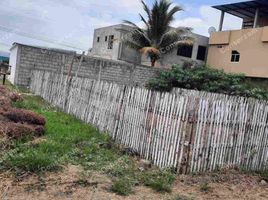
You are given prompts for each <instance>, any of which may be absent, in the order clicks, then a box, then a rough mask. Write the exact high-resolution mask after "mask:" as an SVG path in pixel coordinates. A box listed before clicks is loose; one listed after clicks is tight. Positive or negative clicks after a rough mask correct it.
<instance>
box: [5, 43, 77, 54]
mask: <svg viewBox="0 0 268 200" xmlns="http://www.w3.org/2000/svg"><path fill="white" fill-rule="evenodd" d="M17 45H21V46H27V47H33V48H39V49H43V50H48V51H54V52H58V53H66V54H76V51H72V50H65V49H58V48H50V47H44V46H37V45H36V46H35V45H29V44H22V43H18V42H14V43H13V44H12V47H11V48H10V51H11V50H12V49H13V48H14V47H15V46H17Z"/></svg>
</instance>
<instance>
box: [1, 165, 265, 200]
mask: <svg viewBox="0 0 268 200" xmlns="http://www.w3.org/2000/svg"><path fill="white" fill-rule="evenodd" d="M0 179H1V182H0V194H1V196H0V199H10V200H13V199H14V200H47V199H51V200H54V199H55V200H65V199H72V200H73V199H75V200H76V199H77V200H78V199H79V200H84V199H92V200H93V199H95V200H102V199H103V200H108V199H109V200H113V199H118V200H123V199H126V200H142V199H154V200H157V199H163V200H165V199H167V200H168V199H170V200H173V199H174V200H177V199H186V200H187V199H228V200H232V199H234V200H237V199H241V200H242V199H252V200H255V199H260V200H261V199H268V185H267V184H266V183H264V182H261V179H260V177H258V176H252V175H245V174H240V173H239V172H237V171H226V172H224V173H215V174H214V173H212V174H203V175H198V176H197V175H196V176H190V175H184V176H179V177H178V178H177V180H176V181H175V183H174V185H173V191H172V193H158V192H155V191H153V190H152V189H150V188H147V187H140V186H137V187H135V189H134V191H133V193H132V194H131V195H129V196H118V195H116V194H114V193H112V192H111V191H110V188H111V185H112V182H111V180H110V178H109V177H107V176H106V175H103V174H99V173H96V172H85V171H83V169H82V168H80V167H78V166H74V165H68V166H67V167H65V168H64V169H63V170H62V171H61V172H57V173H56V172H50V173H46V174H43V175H34V174H24V175H21V176H19V177H15V176H14V174H12V173H10V172H6V173H2V174H0ZM204 184H207V186H206V187H205V189H206V190H205V191H202V190H201V188H203V187H202V185H204ZM203 189H204V188H203Z"/></svg>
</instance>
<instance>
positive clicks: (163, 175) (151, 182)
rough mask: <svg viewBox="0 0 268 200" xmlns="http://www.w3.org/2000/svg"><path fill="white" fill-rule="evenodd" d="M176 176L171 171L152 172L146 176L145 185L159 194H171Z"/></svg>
mask: <svg viewBox="0 0 268 200" xmlns="http://www.w3.org/2000/svg"><path fill="white" fill-rule="evenodd" d="M174 180H175V174H174V173H173V172H172V171H170V170H164V171H150V172H147V173H146V174H145V176H144V180H143V181H144V184H145V185H146V186H149V187H151V188H152V189H154V190H155V191H158V192H171V186H172V183H173V181H174Z"/></svg>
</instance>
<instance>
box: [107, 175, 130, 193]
mask: <svg viewBox="0 0 268 200" xmlns="http://www.w3.org/2000/svg"><path fill="white" fill-rule="evenodd" d="M133 185H134V184H133V181H132V180H131V179H130V178H127V177H122V178H119V179H118V180H116V181H115V182H114V183H113V185H112V188H111V190H112V191H113V192H115V193H116V194H119V195H123V196H127V195H129V194H130V193H131V191H132V187H133Z"/></svg>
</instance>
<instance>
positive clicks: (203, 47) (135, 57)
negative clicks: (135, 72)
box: [89, 24, 208, 68]
mask: <svg viewBox="0 0 268 200" xmlns="http://www.w3.org/2000/svg"><path fill="white" fill-rule="evenodd" d="M131 28H132V27H131V26H128V25H124V24H118V25H114V26H108V27H103V28H99V29H95V31H94V38H93V47H92V49H90V50H89V55H91V56H95V57H102V58H108V59H112V60H123V61H127V62H133V63H138V64H144V65H151V63H150V60H149V59H148V58H146V57H145V56H142V55H141V54H140V53H139V52H137V51H136V50H133V49H130V48H128V47H127V46H126V45H124V44H123V43H122V41H121V40H122V38H123V37H124V36H125V34H127V33H128V31H129V30H130V29H131ZM192 37H193V38H194V39H195V40H194V43H193V45H190V46H189V45H188V46H180V47H177V48H175V49H173V50H172V51H171V52H169V53H167V54H162V57H161V59H160V60H158V61H157V63H156V66H157V67H163V68H169V67H170V66H171V65H173V64H183V63H184V62H185V61H195V62H196V63H199V64H203V63H205V61H206V55H207V47H208V37H205V36H202V35H198V34H194V33H193V34H192Z"/></svg>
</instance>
